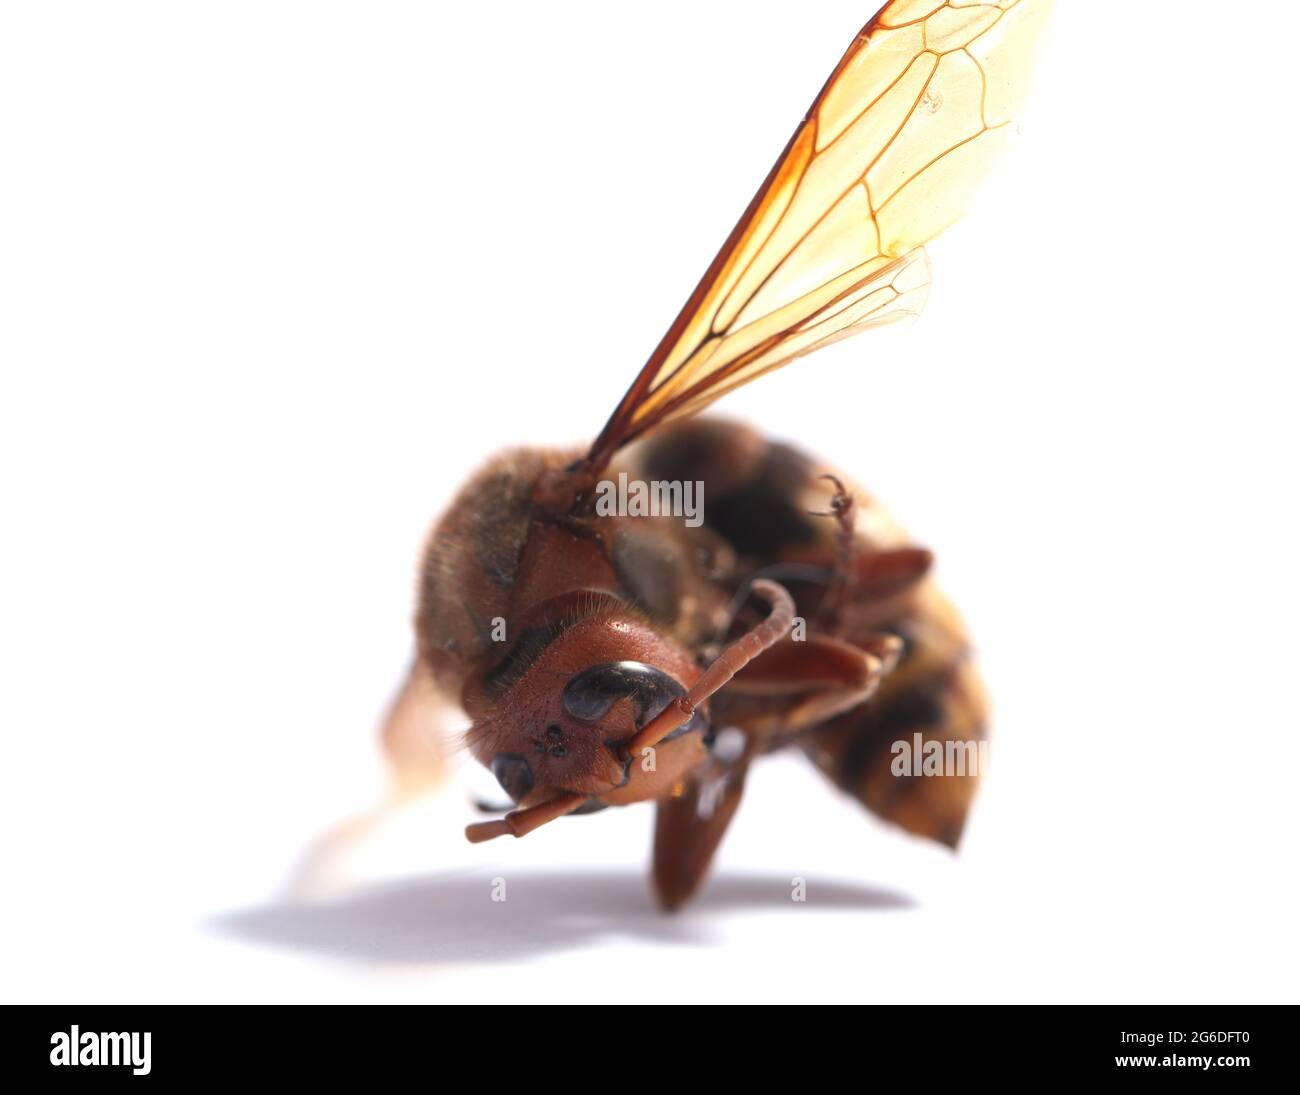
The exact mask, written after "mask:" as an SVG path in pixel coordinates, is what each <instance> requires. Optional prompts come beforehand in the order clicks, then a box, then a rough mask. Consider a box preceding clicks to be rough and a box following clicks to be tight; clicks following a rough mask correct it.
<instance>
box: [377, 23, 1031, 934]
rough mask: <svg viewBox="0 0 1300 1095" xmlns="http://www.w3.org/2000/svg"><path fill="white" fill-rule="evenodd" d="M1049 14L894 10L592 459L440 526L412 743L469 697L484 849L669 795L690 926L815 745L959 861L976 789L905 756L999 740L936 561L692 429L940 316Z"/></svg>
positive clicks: (817, 469) (489, 482) (405, 708)
mask: <svg viewBox="0 0 1300 1095" xmlns="http://www.w3.org/2000/svg"><path fill="white" fill-rule="evenodd" d="M1046 7H1047V4H1046V3H1045V2H1044V0H998V2H997V3H989V4H968V3H961V4H959V3H955V2H953V3H940V2H937V0H896V2H895V3H891V4H888V5H886V6H885V7H884V8H883V9H882V10H881V11H880V12H879V13H877V15H876V16H875V17H874V18H873V19H872V20H871V21H870V22H869V23H868V24H867V26H866V27H865V28H864V29H863V31H862V32H861V34H859V35H858V37H857V38H856V39H855V40H854V42H853V44H852V45H851V46H850V47H849V50H848V52H847V53H846V54H845V55H844V57H843V59H842V60H841V61H840V63H839V65H838V66H837V67H836V69H835V71H834V72H833V73H832V74H831V77H830V79H829V80H828V81H827V83H826V86H825V87H824V88H823V90H822V92H821V94H820V95H819V96H818V97H817V100H816V101H815V102H814V103H813V105H812V107H811V109H810V110H809V111H808V113H807V115H806V117H805V118H804V121H803V122H802V124H801V125H800V126H799V128H798V129H797V130H796V131H795V134H794V136H793V137H792V138H791V140H790V143H789V145H788V146H787V147H786V150H785V152H784V153H783V154H782V156H781V157H780V159H779V160H778V161H777V163H776V166H775V167H773V169H772V171H771V173H770V174H769V175H768V177H767V179H766V181H765V182H764V183H763V185H762V186H761V187H760V188H759V191H758V194H757V195H756V196H755V197H754V199H753V201H752V202H751V203H750V205H749V208H748V209H746V210H745V213H744V215H743V216H742V217H741V218H740V222H739V223H738V224H737V225H736V227H735V228H734V229H733V230H732V232H731V235H730V236H729V237H728V238H727V241H726V243H725V244H723V246H722V250H721V251H720V252H719V253H718V256H717V258H715V259H714V260H713V264H712V265H711V266H710V267H709V269H708V271H707V272H706V273H705V275H704V278H703V279H702V280H701V281H700V283H699V285H698V286H697V287H696V289H695V291H694V293H692V294H691V297H690V299H689V300H688V301H687V302H686V305H685V307H684V308H683V309H682V311H681V314H680V315H678V317H677V319H676V321H675V322H674V323H673V325H672V326H671V327H670V328H669V330H668V333H667V334H666V335H665V336H664V338H663V340H662V341H661V342H660V343H659V345H658V347H657V348H656V349H655V351H654V353H653V354H651V355H650V359H649V361H648V362H647V363H646V365H645V367H644V368H643V369H642V370H641V372H640V373H639V374H638V375H637V377H636V379H635V380H634V381H633V382H632V386H631V387H630V388H629V389H628V391H627V394H626V395H624V397H623V399H622V402H620V403H619V404H618V406H617V407H616V408H615V409H614V412H613V414H612V415H611V416H610V418H609V420H608V421H607V422H606V423H605V427H604V429H602V430H601V431H600V433H599V435H598V436H597V437H596V439H595V441H594V442H593V443H592V444H591V446H590V447H589V448H587V449H586V450H585V451H576V452H560V451H543V450H538V449H516V450H513V451H510V452H507V453H505V454H504V455H501V456H499V457H498V458H496V459H495V460H493V461H491V462H490V463H489V464H488V465H487V466H486V467H485V468H483V469H482V470H481V471H479V472H478V474H477V475H475V476H474V477H473V478H472V479H471V480H470V482H469V483H468V484H467V485H466V486H465V487H464V489H463V490H462V491H461V492H460V494H459V496H458V497H457V498H456V499H455V501H454V502H453V503H452V505H451V508H450V510H449V511H448V512H447V513H446V515H445V516H444V517H443V518H442V520H441V521H440V522H439V523H438V525H437V526H436V528H435V529H434V532H433V534H432V537H431V539H430V541H429V544H428V548H427V553H426V555H425V558H424V563H423V568H422V572H421V579H420V593H419V608H418V612H417V615H416V639H417V657H416V660H415V664H414V668H413V670H412V673H411V676H410V678H409V679H408V682H407V685H406V687H405V689H404V691H403V693H402V695H401V697H399V700H398V702H397V703H396V705H395V707H394V709H393V712H392V714H391V715H390V718H389V722H388V726H387V728H386V732H385V739H386V742H387V745H388V748H389V752H390V754H391V755H392V757H393V758H394V760H395V761H396V763H397V767H398V774H399V776H400V777H403V778H405V779H406V780H407V781H408V783H409V782H412V781H418V779H419V777H420V774H421V773H422V772H425V771H428V770H431V769H432V767H433V766H434V760H433V758H432V756H431V755H430V754H429V752H428V751H427V743H426V741H425V739H423V738H422V737H421V735H420V734H418V733H415V732H414V731H413V730H412V728H413V727H417V726H419V725H421V719H420V717H419V713H418V711H417V710H416V707H417V705H419V704H421V703H423V702H425V698H426V697H427V695H429V694H430V686H432V688H433V689H435V690H437V691H440V692H441V693H442V694H444V695H445V696H449V697H452V698H454V699H455V700H456V701H458V702H459V704H460V705H461V706H462V707H463V708H464V711H465V712H466V714H467V715H468V716H469V718H470V719H471V720H472V725H471V727H470V729H469V731H468V733H467V737H466V739H465V744H466V746H467V747H468V749H469V751H470V752H471V753H472V755H473V756H474V757H475V758H477V759H478V760H479V761H481V762H482V763H483V764H484V765H486V766H487V767H488V768H490V769H491V771H492V772H493V773H494V774H495V776H496V778H497V780H498V781H499V782H500V784H501V787H502V789H503V790H504V791H505V792H506V794H507V795H509V797H510V799H511V800H512V802H513V804H514V807H515V808H514V809H513V810H512V811H511V812H510V813H508V814H506V816H505V817H503V818H499V819H497V820H493V821H487V822H482V823H479V824H474V825H470V826H469V828H468V829H467V831H466V832H467V835H468V837H469V839H470V840H472V841H482V840H490V839H492V838H493V837H496V836H501V835H505V834H512V835H514V836H516V837H521V836H524V835H525V834H526V833H529V832H531V831H533V830H534V829H536V828H537V827H538V826H541V825H544V824H546V823H547V822H549V821H552V820H554V819H555V818H558V817H561V816H563V815H565V814H572V813H581V812H590V811H594V810H597V809H600V808H603V807H606V806H622V805H625V804H627V803H632V802H640V801H644V800H648V799H652V800H654V801H655V802H656V803H657V805H658V816H657V819H656V823H655V843H654V862H653V885H654V889H655V892H656V893H657V895H658V898H659V901H660V902H661V903H662V904H663V906H664V907H665V908H668V909H672V908H676V907H677V906H679V905H681V904H682V903H683V902H684V901H685V900H686V899H687V898H689V897H690V896H691V895H692V894H693V893H694V892H695V891H696V889H697V888H698V887H699V885H700V882H701V880H702V878H703V877H704V874H705V872H706V871H707V869H708V866H709V863H710V861H711V859H712V858H713V855H714V852H715V850H716V849H717V847H718V844H719V841H720V840H721V838H722V835H723V833H724V831H725V830H726V828H727V826H728V824H729V823H730V821H731V818H732V815H733V814H734V813H735V811H736V807H737V805H738V804H739V802H740V797H741V793H742V791H743V789H744V785H745V779H746V775H747V773H748V771H749V768H750V764H751V763H752V762H753V760H754V759H755V758H756V757H758V756H760V755H761V754H764V753H768V752H771V751H773V750H775V749H779V748H782V747H785V746H787V745H795V746H798V747H799V748H801V749H803V750H804V751H805V752H806V753H807V754H808V755H809V756H810V757H811V759H812V760H813V762H814V763H815V764H816V765H817V766H818V767H819V768H821V770H822V771H823V772H825V774H826V775H827V776H828V777H829V778H830V779H831V780H832V781H833V782H834V783H835V784H836V785H837V786H838V787H840V788H841V789H843V790H844V791H847V792H848V793H849V794H851V795H853V796H855V797H856V798H857V799H859V800H860V801H861V802H862V803H863V804H864V805H865V806H866V807H867V808H868V809H869V810H871V811H872V812H874V813H875V814H877V815H879V816H880V817H882V818H885V819H887V820H889V821H891V822H894V823H896V824H898V825H900V826H901V827H902V828H903V829H905V830H907V831H908V832H911V833H915V834H918V835H921V836H924V837H929V838H932V839H934V840H937V841H941V842H943V843H944V844H947V845H949V846H953V847H955V846H956V844H957V842H958V839H959V837H960V835H961V832H962V828H963V825H964V822H965V819H966V814H967V810H968V808H969V806H970V803H971V799H972V796H973V794H974V792H975V786H976V782H977V777H976V774H975V773H967V774H965V775H953V774H947V775H941V776H937V777H936V776H923V775H919V774H918V773H917V772H916V771H915V770H911V771H907V772H905V773H903V774H901V775H900V774H895V771H894V770H893V766H892V764H891V762H892V761H893V760H894V759H895V756H896V750H895V749H894V748H893V746H894V743H896V742H898V741H900V740H902V741H907V742H913V741H917V742H924V743H929V742H939V743H941V744H947V743H975V742H977V741H981V740H982V739H983V738H984V737H985V732H986V730H985V726H986V718H985V701H984V697H983V694H982V691H981V687H980V683H979V680H978V678H977V676H976V674H975V672H974V670H973V669H972V666H971V662H970V657H969V646H968V643H967V640H966V637H965V634H964V632H963V629H962V626H961V624H960V622H959V620H958V618H957V616H956V615H955V613H954V612H953V610H952V608H951V607H950V606H949V605H948V603H947V602H946V601H945V600H944V598H943V597H942V596H941V595H940V594H939V593H938V592H937V590H936V589H935V587H934V585H933V582H932V581H931V579H930V578H929V577H928V575H929V572H930V569H931V561H932V560H931V555H930V553H929V552H928V551H926V550H925V549H924V548H921V547H917V546H915V545H913V544H911V543H909V542H908V539H907V537H906V536H905V535H904V534H903V533H902V531H901V530H900V529H898V528H897V527H896V526H895V525H894V524H893V523H892V522H891V521H890V520H889V519H888V517H887V516H886V515H885V514H884V513H883V511H882V510H881V509H880V508H879V507H878V506H877V505H876V504H875V503H874V502H873V501H871V500H870V499H869V498H868V497H867V496H866V495H865V494H863V493H862V492H861V491H860V490H857V489H854V488H852V487H850V486H849V484H848V480H847V478H846V477H844V476H842V475H840V474H838V473H837V472H835V471H833V470H831V469H828V468H825V467H823V466H822V464H821V463H820V462H818V461H817V460H816V459H814V458H813V457H811V456H808V455H806V454H804V453H803V452H800V451H798V450H797V449H794V448H791V447H789V446H787V445H784V444H776V443H773V442H770V441H767V440H765V439H764V438H763V437H762V436H760V435H759V434H758V433H756V432H755V431H753V430H751V429H749V428H746V427H744V426H741V425H736V424H734V423H728V422H722V421H714V420H708V419H705V420H698V419H695V418H694V417H693V416H694V415H695V414H696V412H697V411H699V410H701V409H702V408H703V407H705V406H706V405H707V404H709V403H711V402H713V400H715V399H717V398H718V397H719V396H721V395H723V394H724V393H725V392H728V391H731V390H732V389H734V388H737V387H739V386H740V385H742V384H746V383H748V382H749V381H751V380H754V379H755V378H756V377H759V376H761V375H763V374H764V373H766V372H769V371H771V370H772V369H776V368H778V367H780V366H781V365H784V364H786V363H787V362H789V361H792V360H793V359H794V358H796V357H800V356H802V355H804V354H807V353H810V352H811V351H813V350H816V349H817V348H818V347H821V346H825V345H826V344H827V343H830V342H833V341H835V340H837V339H840V338H843V337H844V336H846V335H849V334H852V333H854V332H857V331H860V330H862V329H864V328H867V327H874V326H876V325H878V324H883V323H886V322H889V321H890V320H893V319H897V318H899V317H901V316H907V315H914V314H915V313H916V312H917V311H918V310H919V308H920V307H921V304H922V302H923V298H924V294H925V290H926V287H927V285H928V280H929V279H928V264H927V260H926V256H925V252H924V250H923V245H924V244H925V243H926V242H927V241H929V240H931V239H932V238H933V237H935V236H936V235H937V234H938V233H939V232H940V231H942V230H943V229H944V228H945V227H947V226H948V225H949V224H951V223H952V222H953V221H954V220H955V219H956V217H957V216H958V215H959V213H960V211H961V207H962V205H963V203H964V201H965V199H966V197H967V195H968V194H969V192H970V191H971V189H972V187H973V184H974V183H975V181H976V179H977V177H978V176H980V175H981V174H982V173H983V171H984V170H985V168H986V166H987V165H988V163H989V162H990V159H991V158H992V157H993V155H994V153H995V151H996V149H997V148H998V147H999V146H1000V145H1001V144H1002V143H1003V139H1004V138H1005V137H1006V136H1007V135H1008V134H1009V129H1010V119H1011V112H1012V110H1013V107H1014V105H1015V104H1016V103H1017V102H1018V100H1019V98H1020V96H1021V92H1022V89H1023V85H1024V83H1025V77H1026V72H1027V68H1028V64H1027V61H1028V54H1029V51H1030V48H1031V45H1032V43H1033V41H1034V39H1035V38H1036V36H1037V32H1038V30H1039V28H1040V25H1041V23H1042V21H1043V18H1044V15H1045V11H1046ZM614 483H618V484H619V485H620V490H622V491H623V492H624V494H626V493H627V490H628V484H641V485H649V487H651V488H653V487H660V488H662V487H663V486H664V485H677V486H678V487H681V485H684V484H686V485H694V484H698V485H700V489H701V490H702V498H703V507H702V511H701V512H700V513H699V514H697V515H696V519H694V520H692V519H690V517H688V516H685V515H684V514H683V513H681V512H680V509H681V508H682V507H680V506H679V507H673V506H672V505H669V506H667V507H661V509H663V508H666V509H669V510H672V509H674V508H676V509H678V510H679V512H676V513H675V514H674V513H665V512H658V515H657V516H656V515H649V516H639V515H636V514H635V513H634V512H633V510H634V509H635V507H633V506H629V505H623V506H618V505H612V506H611V505H604V504H602V503H605V502H608V501H609V500H610V499H609V490H610V487H611V485H612V484H614ZM624 501H625V502H626V501H627V499H626V498H624ZM670 501H671V499H670ZM918 735H919V736H918Z"/></svg>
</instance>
